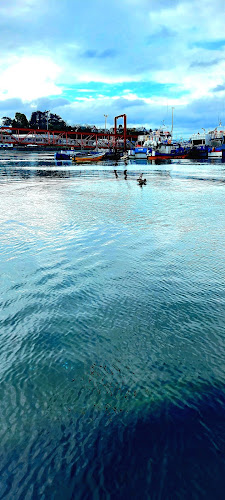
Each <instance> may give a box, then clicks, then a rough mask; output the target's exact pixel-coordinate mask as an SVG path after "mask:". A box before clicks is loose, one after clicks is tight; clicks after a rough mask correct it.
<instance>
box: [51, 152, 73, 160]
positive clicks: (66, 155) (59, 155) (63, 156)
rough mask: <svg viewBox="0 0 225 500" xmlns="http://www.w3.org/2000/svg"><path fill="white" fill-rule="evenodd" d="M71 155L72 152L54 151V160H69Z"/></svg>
mask: <svg viewBox="0 0 225 500" xmlns="http://www.w3.org/2000/svg"><path fill="white" fill-rule="evenodd" d="M72 153H74V151H56V153H55V160H70V158H71V154H72Z"/></svg>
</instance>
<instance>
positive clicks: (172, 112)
mask: <svg viewBox="0 0 225 500" xmlns="http://www.w3.org/2000/svg"><path fill="white" fill-rule="evenodd" d="M173 110H174V106H172V127H171V137H173Z"/></svg>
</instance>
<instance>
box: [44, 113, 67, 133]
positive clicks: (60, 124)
mask: <svg viewBox="0 0 225 500" xmlns="http://www.w3.org/2000/svg"><path fill="white" fill-rule="evenodd" d="M48 127H49V129H50V130H67V125H66V122H64V120H63V119H62V118H61V116H59V115H55V114H52V113H50V117H49V120H48Z"/></svg>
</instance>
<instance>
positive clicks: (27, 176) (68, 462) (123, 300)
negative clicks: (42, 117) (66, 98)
mask: <svg viewBox="0 0 225 500" xmlns="http://www.w3.org/2000/svg"><path fill="white" fill-rule="evenodd" d="M115 169H116V170H117V175H118V177H117V178H116V176H115V173H114V170H115ZM124 169H127V179H125V178H124V173H123V171H124ZM141 172H143V174H144V175H143V177H145V178H146V179H147V184H146V186H143V187H142V188H141V187H140V186H139V185H138V183H137V178H138V176H139V174H140V173H141ZM224 190H225V164H223V163H221V162H220V161H215V162H212V161H211V162H207V161H205V162H197V161H196V162H193V161H189V160H181V161H178V160H174V161H172V162H168V163H163V164H162V163H161V164H154V163H152V164H151V163H149V164H148V165H147V164H146V163H138V164H136V163H130V162H127V164H124V162H122V161H120V162H118V163H117V164H115V162H101V163H99V164H96V165H79V166H76V165H73V164H72V163H71V162H61V163H60V162H59V163H58V164H56V163H55V160H54V157H53V155H52V154H51V153H35V152H33V153H26V152H11V151H10V152H8V151H1V152H0V214H1V225H0V252H1V259H0V270H1V330H0V331H1V334H0V377H1V386H0V401H1V404H0V412H1V413H0V415H1V420H0V421H1V424H0V498H5V499H12V498H13V499H14V498H16V499H26V500H28V499H35V498H38V499H39V498H41V499H49V498H51V499H61V498H63V499H64V500H67V499H72V498H76V499H82V500H83V499H92V498H93V499H101V500H102V499H115V500H116V499H131V498H132V499H151V500H152V499H157V500H158V499H192V498H193V499H211V498H214V499H215V498H216V499H217V498H218V499H219V498H221V499H222V498H223V497H224V488H225V433H224V418H225V385H224V383H225V362H224V361H225V341H224V333H225V332H224V319H225V312H224V311H225V309H224V305H225V289H224V282H225V279H224V278H225V265H224V264H225V262H224V261H225V258H224V243H225V238H224V227H225V216H224V192H225V191H224Z"/></svg>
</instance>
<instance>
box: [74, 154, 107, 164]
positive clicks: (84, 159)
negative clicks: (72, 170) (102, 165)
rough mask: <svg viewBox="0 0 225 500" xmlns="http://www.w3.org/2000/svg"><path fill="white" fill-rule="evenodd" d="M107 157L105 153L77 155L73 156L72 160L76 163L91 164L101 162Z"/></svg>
mask: <svg viewBox="0 0 225 500" xmlns="http://www.w3.org/2000/svg"><path fill="white" fill-rule="evenodd" d="M104 156H105V153H101V154H98V155H97V154H86V155H76V156H73V158H72V160H73V161H75V162H76V163H91V162H96V161H101V160H102V159H103V158H104Z"/></svg>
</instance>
